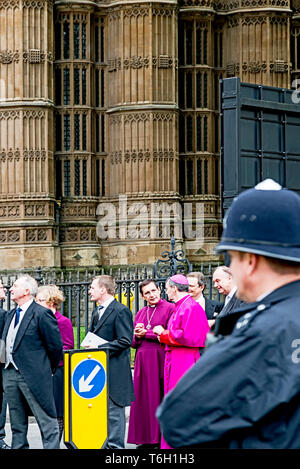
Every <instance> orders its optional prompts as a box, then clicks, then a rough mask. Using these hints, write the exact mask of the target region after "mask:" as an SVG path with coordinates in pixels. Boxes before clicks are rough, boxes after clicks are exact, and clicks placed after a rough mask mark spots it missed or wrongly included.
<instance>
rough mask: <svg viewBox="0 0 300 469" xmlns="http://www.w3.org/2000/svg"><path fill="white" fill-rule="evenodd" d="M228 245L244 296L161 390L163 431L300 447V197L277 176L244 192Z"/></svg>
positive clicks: (193, 440)
mask: <svg viewBox="0 0 300 469" xmlns="http://www.w3.org/2000/svg"><path fill="white" fill-rule="evenodd" d="M224 250H225V251H228V252H229V254H230V257H231V264H230V267H231V269H232V272H233V277H234V280H235V282H236V284H237V294H238V296H239V298H241V299H242V300H244V301H246V302H248V303H247V304H244V305H243V306H241V307H240V308H239V309H238V310H236V311H235V312H233V313H231V314H229V315H228V316H225V317H224V318H220V324H219V328H218V333H219V336H218V337H217V341H216V342H215V343H214V344H213V345H211V347H209V348H208V349H207V351H206V352H205V354H204V355H203V356H202V357H201V358H200V360H199V361H198V362H197V363H196V364H195V365H194V366H193V367H192V368H191V369H190V370H189V371H188V372H187V373H186V374H185V376H184V377H183V378H182V379H181V380H180V382H179V383H178V385H177V386H176V388H175V389H174V390H173V391H171V392H170V393H169V394H168V395H167V396H166V397H165V399H164V401H163V403H162V404H161V406H160V407H159V409H158V412H157V417H158V419H159V422H160V425H161V430H162V432H163V435H164V438H165V439H166V441H167V442H168V443H169V444H170V445H171V446H172V447H174V448H178V447H187V446H196V447H223V448H247V449H248V448H264V449H269V448H280V449H286V448H291V449H292V448H300V431H299V428H300V197H299V196H298V195H297V194H296V193H294V192H292V191H289V190H285V189H282V188H281V187H280V186H279V185H278V184H277V183H275V182H274V181H272V180H266V181H264V182H262V183H260V184H258V185H257V186H256V187H255V188H253V189H249V190H247V191H244V192H243V193H242V194H240V195H239V196H238V197H237V198H236V199H235V200H234V202H233V203H232V205H231V207H230V209H229V212H228V215H227V217H226V219H225V223H224V230H223V236H222V239H221V242H220V244H219V245H218V246H217V252H223V251H224ZM212 390H213V392H212Z"/></svg>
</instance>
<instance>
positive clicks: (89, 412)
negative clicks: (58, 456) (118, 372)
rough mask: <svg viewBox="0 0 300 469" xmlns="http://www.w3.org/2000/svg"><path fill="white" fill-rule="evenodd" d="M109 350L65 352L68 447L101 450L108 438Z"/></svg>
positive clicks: (65, 402)
mask: <svg viewBox="0 0 300 469" xmlns="http://www.w3.org/2000/svg"><path fill="white" fill-rule="evenodd" d="M108 366H109V364H108V351H107V350H99V349H88V350H66V351H65V352H64V410H65V415H64V425H65V440H64V441H65V445H66V446H67V447H68V448H70V449H101V448H104V447H105V444H106V442H107V438H108Z"/></svg>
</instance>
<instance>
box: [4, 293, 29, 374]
mask: <svg viewBox="0 0 300 469" xmlns="http://www.w3.org/2000/svg"><path fill="white" fill-rule="evenodd" d="M32 302H33V298H31V299H30V300H29V301H26V303H24V304H23V305H22V306H20V308H21V311H20V319H19V322H18V324H17V325H16V327H15V315H14V316H13V317H12V320H11V322H10V325H9V328H8V332H7V336H6V347H5V350H6V359H5V367H4V368H7V367H8V365H9V364H10V363H12V364H13V366H14V367H15V368H16V370H17V369H18V367H17V365H16V364H15V362H14V361H13V358H12V351H13V348H14V343H15V339H16V336H17V333H18V330H19V327H20V324H21V322H22V319H23V317H24V314H25V313H26V311H27V309H28V308H29V306H30V305H31V303H32ZM18 307H19V306H17V308H18Z"/></svg>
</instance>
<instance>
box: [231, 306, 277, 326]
mask: <svg viewBox="0 0 300 469" xmlns="http://www.w3.org/2000/svg"><path fill="white" fill-rule="evenodd" d="M269 307H270V305H269V304H265V303H259V304H258V305H257V306H256V307H255V308H254V309H253V310H252V311H251V312H248V313H246V314H244V315H243V316H242V317H241V318H240V319H239V321H237V322H236V325H235V329H241V328H244V327H245V326H247V325H248V324H249V322H251V320H252V319H254V317H256V316H257V315H258V314H259V313H261V312H262V311H264V310H265V309H267V308H269Z"/></svg>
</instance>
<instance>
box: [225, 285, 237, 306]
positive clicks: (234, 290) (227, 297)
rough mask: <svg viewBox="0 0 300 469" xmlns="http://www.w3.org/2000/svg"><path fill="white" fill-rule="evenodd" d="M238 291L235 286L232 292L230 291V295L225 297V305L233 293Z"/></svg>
mask: <svg viewBox="0 0 300 469" xmlns="http://www.w3.org/2000/svg"><path fill="white" fill-rule="evenodd" d="M236 291H237V287H233V288H232V289H231V290H230V292H229V293H228V295H227V296H226V298H225V303H224V306H225V305H227V303H228V301H230V300H231V298H232V297H233V295H234V294H235V292H236Z"/></svg>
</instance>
